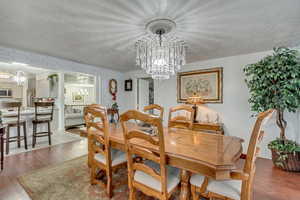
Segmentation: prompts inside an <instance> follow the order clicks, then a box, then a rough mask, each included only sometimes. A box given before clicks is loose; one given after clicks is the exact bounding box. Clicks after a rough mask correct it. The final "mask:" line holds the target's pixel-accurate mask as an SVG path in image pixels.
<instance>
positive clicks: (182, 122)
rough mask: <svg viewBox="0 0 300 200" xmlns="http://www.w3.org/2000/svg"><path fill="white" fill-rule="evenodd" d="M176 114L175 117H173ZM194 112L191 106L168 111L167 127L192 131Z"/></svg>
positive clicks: (182, 106) (176, 107) (178, 106)
mask: <svg viewBox="0 0 300 200" xmlns="http://www.w3.org/2000/svg"><path fill="white" fill-rule="evenodd" d="M174 114H177V115H176V116H173V115H174ZM194 114H195V110H194V109H193V107H192V106H191V105H177V106H174V107H171V108H170V110H169V122H168V127H169V128H171V127H174V128H185V129H192V126H193V122H194Z"/></svg>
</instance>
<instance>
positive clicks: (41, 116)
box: [34, 101, 54, 121]
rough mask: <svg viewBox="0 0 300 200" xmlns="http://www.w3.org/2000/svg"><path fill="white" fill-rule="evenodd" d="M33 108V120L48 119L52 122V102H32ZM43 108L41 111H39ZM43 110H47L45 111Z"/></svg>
mask: <svg viewBox="0 0 300 200" xmlns="http://www.w3.org/2000/svg"><path fill="white" fill-rule="evenodd" d="M34 108H35V120H36V121H39V120H43V119H45V118H46V119H49V120H50V121H52V120H53V111H54V101H51V102H34ZM41 108H43V110H42V111H41V110H40V109H41ZM45 108H47V109H46V110H45Z"/></svg>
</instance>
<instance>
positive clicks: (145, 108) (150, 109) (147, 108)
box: [144, 104, 164, 119]
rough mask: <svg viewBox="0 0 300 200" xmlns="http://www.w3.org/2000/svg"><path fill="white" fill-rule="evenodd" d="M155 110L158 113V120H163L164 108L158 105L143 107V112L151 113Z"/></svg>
mask: <svg viewBox="0 0 300 200" xmlns="http://www.w3.org/2000/svg"><path fill="white" fill-rule="evenodd" d="M155 110H157V111H158V112H159V118H161V119H163V118H164V108H163V107H161V106H160V105H158V104H151V105H148V106H145V107H144V112H151V111H155Z"/></svg>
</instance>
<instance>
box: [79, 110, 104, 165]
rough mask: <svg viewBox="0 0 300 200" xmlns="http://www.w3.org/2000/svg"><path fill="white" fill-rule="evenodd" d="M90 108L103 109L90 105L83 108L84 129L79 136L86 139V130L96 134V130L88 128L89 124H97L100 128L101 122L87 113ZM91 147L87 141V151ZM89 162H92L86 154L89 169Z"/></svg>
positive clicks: (89, 141)
mask: <svg viewBox="0 0 300 200" xmlns="http://www.w3.org/2000/svg"><path fill="white" fill-rule="evenodd" d="M92 108H99V109H105V108H104V107H102V106H101V105H100V104H91V105H88V106H86V107H84V108H83V119H84V121H85V126H86V129H85V130H82V133H81V135H84V137H86V138H88V130H89V132H97V129H96V128H94V127H90V124H91V123H96V122H98V123H99V126H102V122H101V120H99V119H95V116H93V115H91V114H90V113H89V110H90V109H92ZM91 147H92V144H91V140H88V151H90V149H91ZM91 160H92V157H91V154H88V166H89V167H91Z"/></svg>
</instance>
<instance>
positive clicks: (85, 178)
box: [19, 156, 179, 200]
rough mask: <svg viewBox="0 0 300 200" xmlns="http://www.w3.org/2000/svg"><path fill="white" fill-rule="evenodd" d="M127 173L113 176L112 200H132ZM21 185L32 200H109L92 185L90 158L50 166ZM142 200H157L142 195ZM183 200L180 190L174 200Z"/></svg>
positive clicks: (172, 199) (29, 177)
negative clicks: (114, 186)
mask: <svg viewBox="0 0 300 200" xmlns="http://www.w3.org/2000/svg"><path fill="white" fill-rule="evenodd" d="M125 179H127V170H126V169H120V170H118V172H117V173H115V174H114V176H113V185H118V186H117V187H116V188H115V189H114V196H113V198H112V200H125V199H128V187H127V184H123V185H122V184H121V183H122V182H124V180H125ZM19 182H20V183H21V185H22V186H23V188H24V189H25V190H26V192H27V193H28V194H29V196H30V197H31V198H32V200H69V199H70V200H100V199H101V200H108V199H109V198H108V197H107V196H106V193H105V190H104V189H103V188H101V187H100V186H97V185H91V184H90V182H89V169H88V167H87V157H86V156H83V157H79V158H76V159H73V160H70V161H66V162H63V163H61V164H57V165H53V166H49V167H46V168H42V169H39V170H35V171H33V172H31V173H28V174H26V175H23V176H21V177H19ZM137 199H138V200H154V198H151V197H146V196H145V195H143V194H142V193H141V192H138V193H137ZM178 199H179V191H177V192H176V194H175V195H173V196H172V198H171V200H178Z"/></svg>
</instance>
